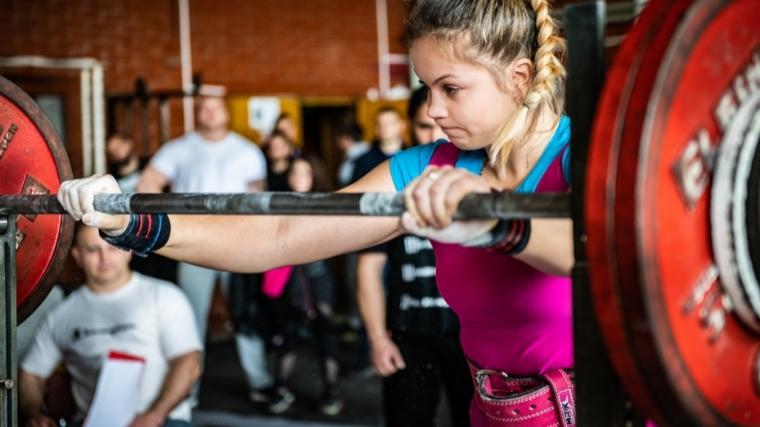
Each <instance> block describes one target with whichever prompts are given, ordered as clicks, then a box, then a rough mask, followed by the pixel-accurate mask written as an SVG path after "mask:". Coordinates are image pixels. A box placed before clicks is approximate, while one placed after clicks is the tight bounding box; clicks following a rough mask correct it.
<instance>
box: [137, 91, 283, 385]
mask: <svg viewBox="0 0 760 427" xmlns="http://www.w3.org/2000/svg"><path fill="white" fill-rule="evenodd" d="M195 106H196V131H195V132H190V133H188V134H186V135H184V136H182V137H180V138H177V139H175V140H172V141H169V142H167V143H166V144H164V145H163V146H162V147H161V149H160V150H158V152H157V153H156V155H155V156H154V157H153V159H151V161H150V163H149V164H148V166H147V167H146V168H145V170H144V171H143V174H142V176H141V177H140V182H139V183H138V184H137V191H138V192H141V193H158V192H161V191H162V190H163V189H164V188H165V187H166V186H171V191H172V192H175V193H243V192H249V191H261V190H263V189H264V187H265V184H266V173H267V167H266V159H265V158H264V154H263V153H262V152H261V150H260V149H259V148H258V146H256V144H254V143H252V142H251V141H248V140H247V139H245V138H243V137H242V136H240V135H238V134H237V133H235V132H231V131H230V130H229V122H230V115H229V112H228V111H227V106H226V104H225V102H224V99H222V98H220V97H211V96H203V97H199V98H198V99H197V100H196V103H195ZM228 278H229V274H227V273H224V272H219V271H215V270H210V269H207V268H203V267H198V266H196V265H192V264H187V263H179V267H178V271H177V282H178V283H179V285H180V287H181V288H182V289H183V290H184V291H185V294H186V295H187V297H188V299H189V300H190V304H192V306H193V311H194V312H195V316H196V322H197V324H198V330H199V332H200V335H201V337H205V335H206V323H207V318H208V312H209V308H210V306H211V298H212V296H213V291H214V283H215V281H216V280H217V279H220V281H221V283H222V284H223V285H226V284H227V281H228ZM235 342H236V344H237V348H238V355H239V357H240V362H241V365H242V367H243V370H244V371H245V374H246V377H247V380H248V383H249V385H250V386H251V388H252V389H254V390H262V389H266V388H268V387H270V386H271V385H272V383H273V380H272V377H271V375H270V374H269V372H268V371H267V369H266V361H265V347H264V343H263V341H262V339H261V338H260V337H259V336H257V335H255V334H252V333H248V334H245V335H243V334H237V333H236V334H235Z"/></svg>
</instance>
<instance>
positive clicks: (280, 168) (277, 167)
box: [272, 157, 290, 173]
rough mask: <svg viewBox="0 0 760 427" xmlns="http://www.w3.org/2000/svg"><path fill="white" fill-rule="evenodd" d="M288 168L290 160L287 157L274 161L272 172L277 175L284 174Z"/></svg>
mask: <svg viewBox="0 0 760 427" xmlns="http://www.w3.org/2000/svg"><path fill="white" fill-rule="evenodd" d="M288 166H290V158H289V157H286V158H284V159H278V160H273V161H272V172H275V173H283V172H285V171H286V170H288Z"/></svg>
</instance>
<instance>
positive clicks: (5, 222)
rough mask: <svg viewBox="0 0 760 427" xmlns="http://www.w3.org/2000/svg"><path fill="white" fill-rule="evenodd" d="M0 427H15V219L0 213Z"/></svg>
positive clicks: (16, 422)
mask: <svg viewBox="0 0 760 427" xmlns="http://www.w3.org/2000/svg"><path fill="white" fill-rule="evenodd" d="M0 252H2V253H0V269H1V270H2V274H1V275H0V300H1V301H2V305H3V312H2V314H0V341H2V353H1V354H0V399H1V400H2V404H0V427H16V426H17V424H18V420H17V416H16V414H17V413H18V412H17V411H18V409H17V406H18V404H17V397H18V396H17V393H16V384H17V381H16V221H15V216H13V215H0Z"/></svg>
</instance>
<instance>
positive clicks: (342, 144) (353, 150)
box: [337, 122, 370, 188]
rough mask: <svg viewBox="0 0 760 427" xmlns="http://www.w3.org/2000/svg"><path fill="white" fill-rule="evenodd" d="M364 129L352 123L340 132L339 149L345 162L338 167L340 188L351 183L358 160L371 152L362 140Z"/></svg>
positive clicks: (338, 138)
mask: <svg viewBox="0 0 760 427" xmlns="http://www.w3.org/2000/svg"><path fill="white" fill-rule="evenodd" d="M362 134H363V131H362V128H361V126H359V124H358V123H356V122H351V123H349V124H348V125H346V126H344V127H343V128H341V129H340V130H338V136H337V142H338V149H339V150H340V151H341V153H343V161H342V162H341V163H340V166H338V187H340V188H342V187H345V186H347V185H348V184H350V183H351V177H353V175H354V166H355V163H356V160H357V159H358V158H359V157H361V156H362V155H363V154H364V153H366V152H367V151H368V150H369V148H370V147H369V144H367V142H366V141H363V140H362Z"/></svg>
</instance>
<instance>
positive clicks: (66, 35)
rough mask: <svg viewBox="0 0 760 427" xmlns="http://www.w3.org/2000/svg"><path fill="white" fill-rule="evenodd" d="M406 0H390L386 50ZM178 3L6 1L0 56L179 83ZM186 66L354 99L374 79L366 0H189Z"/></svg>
mask: <svg viewBox="0 0 760 427" xmlns="http://www.w3.org/2000/svg"><path fill="white" fill-rule="evenodd" d="M407 10H408V5H407V4H406V2H404V1H403V0H388V15H389V27H390V28H389V32H390V36H391V44H390V50H391V53H404V50H405V49H404V46H403V43H402V41H401V34H402V32H403V20H404V17H405V15H406V13H407ZM177 13H178V12H177V2H176V0H32V1H28V0H5V1H4V2H3V11H2V14H0V56H8V55H43V56H50V57H94V58H97V59H99V60H101V61H103V63H104V64H105V77H106V82H105V83H106V90H107V91H108V92H124V91H130V90H131V89H132V86H133V82H134V79H135V78H136V77H138V76H142V77H145V78H146V80H147V81H148V83H149V85H150V87H151V88H155V89H172V88H178V87H179V86H180V61H179V37H178V32H179V30H178V18H177ZM190 21H191V39H192V48H193V49H192V56H193V69H194V71H195V72H200V73H201V74H202V75H203V77H204V81H206V82H209V83H216V84H222V85H225V86H227V87H228V88H229V89H230V91H231V92H233V93H291V94H296V95H303V96H328V95H329V96H334V95H342V96H356V95H362V94H364V93H365V91H366V90H367V88H369V87H372V86H376V85H377V42H376V35H375V2H374V1H372V0H190Z"/></svg>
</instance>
